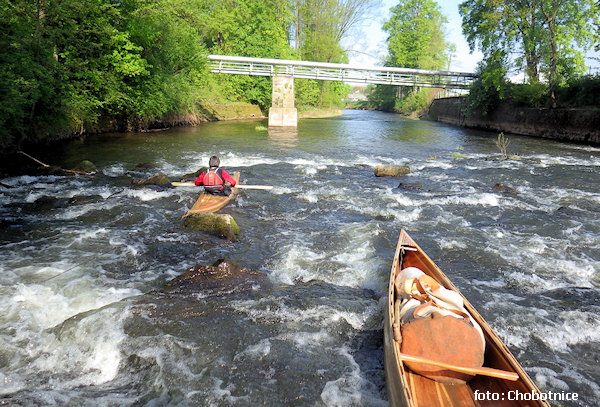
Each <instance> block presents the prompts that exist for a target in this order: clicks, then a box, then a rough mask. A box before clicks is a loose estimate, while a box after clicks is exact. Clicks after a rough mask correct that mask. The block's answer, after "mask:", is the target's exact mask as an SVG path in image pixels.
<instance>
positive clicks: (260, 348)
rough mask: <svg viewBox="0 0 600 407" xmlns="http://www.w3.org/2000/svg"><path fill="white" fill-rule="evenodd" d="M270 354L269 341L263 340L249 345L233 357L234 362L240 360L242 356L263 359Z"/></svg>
mask: <svg viewBox="0 0 600 407" xmlns="http://www.w3.org/2000/svg"><path fill="white" fill-rule="evenodd" d="M269 353H271V341H270V340H269V339H268V338H267V339H263V340H261V341H260V342H258V343H257V344H254V345H250V346H248V347H247V348H246V349H244V350H243V351H242V352H240V353H239V354H237V355H235V357H234V360H238V359H240V358H241V357H242V356H250V357H254V358H258V359H260V358H263V357H265V356H267V355H268V354H269Z"/></svg>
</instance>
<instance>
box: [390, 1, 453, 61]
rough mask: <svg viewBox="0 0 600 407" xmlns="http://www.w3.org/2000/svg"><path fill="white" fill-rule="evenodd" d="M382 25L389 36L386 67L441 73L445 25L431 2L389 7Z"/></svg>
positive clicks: (445, 57) (445, 51)
mask: <svg viewBox="0 0 600 407" xmlns="http://www.w3.org/2000/svg"><path fill="white" fill-rule="evenodd" d="M390 11H391V16H390V19H389V20H388V21H386V22H385V23H384V24H383V30H384V31H385V32H386V33H388V39H387V43H388V50H389V53H390V57H389V61H388V64H387V65H388V66H399V67H404V68H420V69H443V68H445V67H446V65H447V63H448V60H449V48H450V45H449V44H448V42H447V41H446V39H445V37H444V32H443V27H444V24H445V23H446V22H447V20H446V18H445V17H444V16H443V15H442V13H441V11H440V6H439V5H438V3H437V2H435V1H434V0H403V1H400V2H399V3H398V5H397V6H395V7H392V9H391V10H390Z"/></svg>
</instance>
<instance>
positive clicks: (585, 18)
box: [459, 0, 600, 105]
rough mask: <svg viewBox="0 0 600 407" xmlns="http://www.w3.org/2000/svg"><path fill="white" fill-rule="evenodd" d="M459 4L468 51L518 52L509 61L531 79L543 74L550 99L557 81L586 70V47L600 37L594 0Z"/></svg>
mask: <svg viewBox="0 0 600 407" xmlns="http://www.w3.org/2000/svg"><path fill="white" fill-rule="evenodd" d="M459 9H460V13H461V16H462V18H463V33H464V34H465V36H466V38H467V41H468V43H469V46H470V48H471V51H474V50H475V49H480V50H481V51H482V52H483V54H484V59H485V60H490V59H492V58H494V54H495V53H496V52H499V51H500V52H503V53H505V54H507V55H508V54H510V53H512V54H515V53H516V54H517V57H516V58H514V59H513V60H511V61H507V67H508V68H511V67H512V66H513V65H515V66H517V67H518V68H521V69H524V70H525V73H526V74H527V77H528V79H529V82H530V83H532V84H533V83H535V82H539V81H540V74H544V76H545V77H546V78H547V79H548V83H549V92H548V95H549V96H550V98H551V102H552V104H553V105H554V104H555V98H554V89H555V87H556V86H559V85H561V84H564V83H565V82H566V81H567V80H568V79H569V78H571V77H575V76H579V75H581V74H582V73H583V72H584V70H585V63H584V58H583V55H584V52H586V51H587V50H589V49H590V48H591V46H592V45H594V43H595V44H598V42H599V33H598V31H597V30H596V28H597V20H598V15H599V13H600V3H599V2H597V1H594V0H563V1H556V0H538V1H513V0H495V1H488V0H466V1H464V2H463V3H462V4H460V7H459ZM515 51H516V52H515Z"/></svg>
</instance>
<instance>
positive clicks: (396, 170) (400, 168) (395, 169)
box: [375, 165, 410, 177]
mask: <svg viewBox="0 0 600 407" xmlns="http://www.w3.org/2000/svg"><path fill="white" fill-rule="evenodd" d="M409 172H410V168H408V167H407V166H406V165H378V166H377V167H375V175H376V176H378V177H398V176H400V175H406V174H408V173H409Z"/></svg>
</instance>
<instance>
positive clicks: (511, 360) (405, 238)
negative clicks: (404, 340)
mask: <svg viewBox="0 0 600 407" xmlns="http://www.w3.org/2000/svg"><path fill="white" fill-rule="evenodd" d="M406 267H417V268H419V269H421V270H422V271H423V272H424V273H425V274H427V275H429V276H431V277H433V278H434V279H435V280H436V281H437V282H438V283H439V284H441V285H442V286H443V287H445V288H447V289H450V290H454V291H456V292H458V293H459V294H461V296H462V293H460V291H458V289H457V288H456V287H455V286H454V285H453V284H452V282H451V281H450V280H449V279H448V277H446V275H445V274H444V273H443V272H442V271H441V270H440V269H439V268H438V267H437V266H436V265H435V263H434V262H433V261H432V260H431V259H430V258H429V257H428V256H427V255H426V254H425V253H424V252H423V250H421V248H420V247H419V246H418V245H417V244H416V243H415V242H414V241H413V240H412V239H411V238H410V236H409V235H408V234H407V233H406V232H405V231H404V230H402V231H401V232H400V238H399V240H398V246H397V248H396V254H395V257H394V264H393V265H392V270H391V273H390V283H389V287H388V302H387V306H386V313H385V327H384V329H385V331H384V341H385V346H384V350H385V373H386V382H387V388H388V396H389V401H390V405H391V406H393V407H395V406H405V407H438V406H439V407H451V406H461V407H463V406H464V407H468V406H474V407H485V406H500V407H505V406H515V407H516V406H530V407H541V406H544V407H549V406H550V405H549V404H548V403H547V402H546V401H544V400H540V398H543V397H542V396H541V395H540V391H539V389H538V388H537V387H536V385H535V383H534V382H533V381H532V380H531V378H530V377H529V376H528V375H527V373H526V372H525V370H524V369H523V367H522V366H521V365H520V364H519V362H518V361H517V359H516V358H515V357H514V356H513V355H512V354H511V353H510V351H509V350H508V348H507V347H506V345H505V344H504V343H503V342H502V340H501V339H500V338H499V337H498V335H496V333H495V332H494V331H493V330H492V328H491V327H490V326H489V325H488V324H487V322H486V321H485V320H484V319H483V318H482V317H481V315H480V314H479V312H477V310H475V308H473V306H472V305H471V304H470V303H469V302H468V301H467V299H466V298H464V296H463V299H464V305H465V308H466V309H467V311H469V313H470V314H471V315H472V317H473V319H474V320H475V321H477V323H479V325H480V326H481V328H482V330H483V333H484V336H485V341H486V348H485V356H484V364H483V366H484V369H485V368H493V369H499V370H502V371H506V372H510V373H511V374H513V375H514V373H516V374H517V375H518V379H517V380H516V381H510V380H505V379H500V378H495V377H490V376H484V375H476V376H474V377H473V378H472V379H471V380H469V381H467V382H466V383H462V384H444V383H440V382H437V381H433V380H431V379H427V378H425V377H424V376H421V375H418V374H416V373H414V372H412V371H411V370H410V369H409V368H408V367H407V366H406V365H405V363H404V362H403V360H406V359H405V358H404V356H403V354H402V352H401V345H400V343H401V338H398V335H400V336H401V330H400V329H396V337H394V326H393V324H394V312H395V311H394V310H395V308H394V307H395V305H396V304H395V302H396V295H395V292H394V290H395V288H394V279H395V277H396V275H397V274H398V273H399V272H400V270H402V269H404V268H406ZM397 326H398V325H397ZM397 326H396V328H397ZM398 339H400V341H398ZM450 346H451V345H450ZM514 376H515V377H514V378H515V379H516V375H514ZM525 393H529V394H527V395H525ZM523 395H525V396H523ZM532 395H533V396H532ZM517 396H521V397H517ZM517 398H520V399H521V400H518V399H517ZM524 398H526V400H523V399H524ZM532 399H536V400H532Z"/></svg>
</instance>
